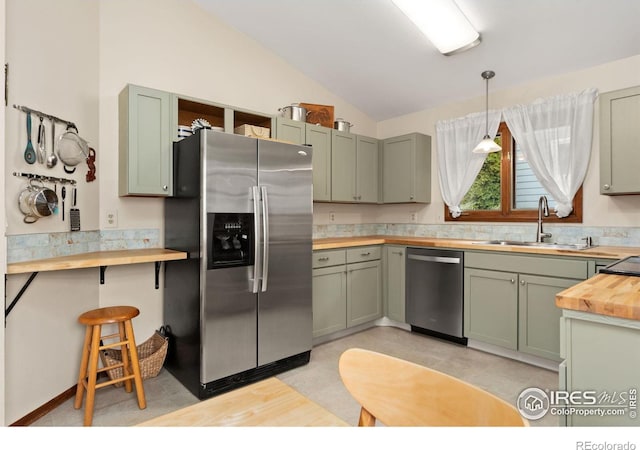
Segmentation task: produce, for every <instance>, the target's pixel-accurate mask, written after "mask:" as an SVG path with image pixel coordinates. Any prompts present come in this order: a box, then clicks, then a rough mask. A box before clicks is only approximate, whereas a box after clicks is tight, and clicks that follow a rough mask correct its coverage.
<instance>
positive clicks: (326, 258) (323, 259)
mask: <svg viewBox="0 0 640 450" xmlns="http://www.w3.org/2000/svg"><path fill="white" fill-rule="evenodd" d="M318 261H329V257H328V256H323V257H322V258H318Z"/></svg>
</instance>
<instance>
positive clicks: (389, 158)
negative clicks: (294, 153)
mask: <svg viewBox="0 0 640 450" xmlns="http://www.w3.org/2000/svg"><path fill="white" fill-rule="evenodd" d="M429 202H431V137H430V136H427V135H424V134H420V133H411V134H406V135H403V136H397V137H393V138H388V139H385V140H383V141H382V203H429Z"/></svg>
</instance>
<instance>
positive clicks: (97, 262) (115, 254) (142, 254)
mask: <svg viewBox="0 0 640 450" xmlns="http://www.w3.org/2000/svg"><path fill="white" fill-rule="evenodd" d="M186 258H187V254H186V253H184V252H178V251H175V250H167V249H164V248H144V249H136V250H110V251H100V252H91V253H81V254H77V255H69V256H59V257H57V258H47V259H39V260H34V261H23V262H17V263H11V264H7V274H16V273H28V272H46V271H51V270H68V269H85V268H88V267H100V266H118V265H122V264H139V263H147V262H159V261H173V260H177V259H186Z"/></svg>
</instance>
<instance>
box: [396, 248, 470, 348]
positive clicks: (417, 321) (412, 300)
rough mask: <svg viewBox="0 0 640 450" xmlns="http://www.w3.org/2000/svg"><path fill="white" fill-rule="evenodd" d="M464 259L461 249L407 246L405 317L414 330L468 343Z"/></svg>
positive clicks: (464, 343) (460, 342)
mask: <svg viewBox="0 0 640 450" xmlns="http://www.w3.org/2000/svg"><path fill="white" fill-rule="evenodd" d="M463 261H464V253H463V252H461V251H455V250H440V249H429V248H412V247H409V248H407V267H406V271H407V274H406V283H407V284H406V319H407V322H408V323H409V324H410V325H411V331H415V332H418V333H423V334H429V335H432V336H436V337H439V338H443V339H447V340H450V341H453V342H457V343H459V344H463V345H467V339H466V338H465V337H464V336H463V327H462V321H463V292H464V291H463V288H462V287H463V282H464V280H463V266H464V264H463Z"/></svg>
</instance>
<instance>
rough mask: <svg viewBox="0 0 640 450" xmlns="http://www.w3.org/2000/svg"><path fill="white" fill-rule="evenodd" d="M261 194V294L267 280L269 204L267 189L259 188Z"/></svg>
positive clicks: (265, 287)
mask: <svg viewBox="0 0 640 450" xmlns="http://www.w3.org/2000/svg"><path fill="white" fill-rule="evenodd" d="M260 191H261V192H262V238H263V240H262V242H263V247H262V292H266V290H267V281H268V279H269V202H268V200H267V199H268V197H267V187H266V186H261V187H260Z"/></svg>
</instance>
